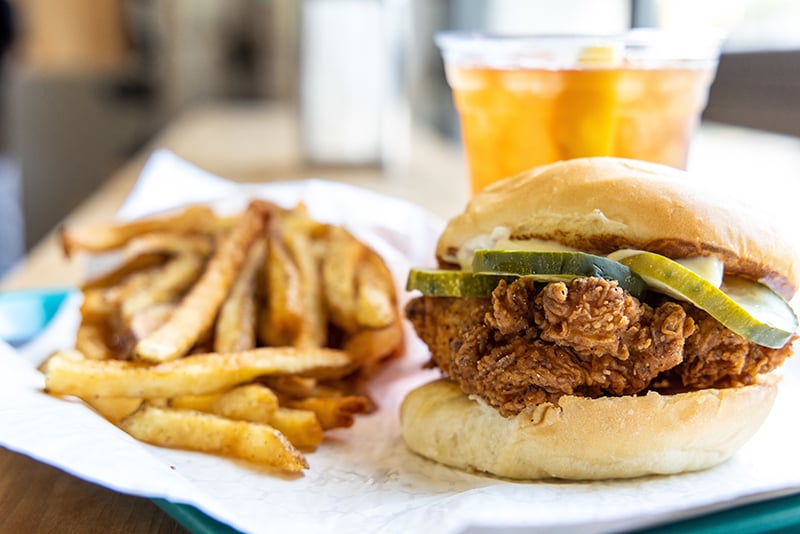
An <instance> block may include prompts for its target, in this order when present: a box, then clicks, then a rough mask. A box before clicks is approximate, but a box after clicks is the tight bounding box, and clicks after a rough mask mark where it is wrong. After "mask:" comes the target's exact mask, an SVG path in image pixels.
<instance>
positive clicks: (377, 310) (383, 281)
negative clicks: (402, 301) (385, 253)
mask: <svg viewBox="0 0 800 534" xmlns="http://www.w3.org/2000/svg"><path fill="white" fill-rule="evenodd" d="M356 280H357V284H358V298H357V300H356V322H358V324H359V325H361V326H364V327H367V328H383V327H385V326H388V325H389V324H391V323H392V322H394V321H396V320H398V312H397V303H396V302H397V300H396V296H395V289H394V283H393V282H392V275H391V273H390V272H389V269H387V268H386V265H385V264H384V263H383V260H381V258H380V257H379V256H378V255H377V254H375V253H373V252H370V253H369V254H367V255H365V257H364V260H363V261H362V262H361V264H360V265H359V267H358V271H357V274H356Z"/></svg>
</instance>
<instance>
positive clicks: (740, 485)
mask: <svg viewBox="0 0 800 534" xmlns="http://www.w3.org/2000/svg"><path fill="white" fill-rule="evenodd" d="M251 196H259V197H263V198H268V199H272V200H274V201H276V202H279V203H281V204H284V205H287V206H291V205H294V204H295V203H296V202H297V201H299V200H302V201H304V202H305V203H306V204H307V205H308V207H309V211H310V213H311V215H312V216H314V217H316V218H318V219H320V220H323V221H327V222H331V223H337V224H343V225H345V226H346V227H347V228H349V229H350V230H351V231H353V232H354V233H355V234H356V235H358V236H359V237H360V238H362V239H364V240H365V241H367V242H368V243H369V244H370V245H372V246H373V247H375V249H376V250H377V251H378V252H379V253H380V254H381V255H383V257H384V258H386V260H387V262H388V263H389V265H390V267H391V268H392V270H393V273H394V276H395V279H396V281H397V283H398V287H399V288H400V289H401V291H400V294H401V295H403V301H405V300H406V299H407V296H406V295H405V292H404V291H402V286H403V285H404V282H405V276H406V273H407V270H408V268H409V267H410V266H411V265H432V263H433V250H434V246H435V242H436V239H437V237H438V235H439V232H440V230H441V228H442V222H441V221H439V220H437V219H436V218H434V217H432V216H431V215H429V214H427V213H426V212H424V211H422V210H421V209H419V208H418V207H416V206H414V205H412V204H409V203H407V202H404V201H399V200H396V199H392V198H388V197H384V196H381V195H378V194H375V193H373V192H370V191H365V190H362V189H356V188H353V187H349V186H345V185H342V184H335V183H329V182H323V181H315V180H309V181H302V182H289V183H279V184H266V185H257V186H246V187H245V186H240V185H234V184H232V183H229V182H227V181H224V180H221V179H219V178H216V177H213V176H211V175H209V174H207V173H205V172H203V171H201V170H199V169H197V168H194V167H192V166H191V165H189V164H187V163H186V162H183V161H182V160H180V159H178V158H177V157H175V156H173V155H172V154H169V153H166V152H159V153H157V154H155V155H154V156H153V158H152V160H151V161H150V162H149V163H148V165H147V166H146V168H145V170H144V171H143V174H142V176H141V179H140V181H139V182H138V183H137V186H136V188H135V189H134V191H133V192H132V194H131V195H130V197H129V199H128V200H127V201H126V203H125V205H124V206H123V208H122V210H121V212H120V214H119V216H120V217H121V218H130V217H134V216H139V215H143V214H146V213H150V212H153V211H159V210H163V209H168V208H172V207H175V206H177V205H180V204H184V203H188V202H198V201H214V202H215V205H218V206H222V207H223V208H222V209H237V208H238V207H241V206H243V205H244V203H245V201H246V198H248V197H251ZM46 283H47V281H46V280H43V281H42V284H43V285H46ZM78 304H79V297H76V298H73V299H71V300H70V301H69V303H68V304H67V305H66V306H65V308H64V310H63V312H62V313H60V314H59V315H58V316H57V318H56V320H55V322H54V323H53V324H52V325H51V326H50V327H49V328H48V330H47V331H46V332H45V333H44V335H43V336H42V337H41V338H40V339H38V340H37V341H36V342H34V343H32V344H30V345H28V346H26V347H25V348H24V349H22V350H20V351H15V350H13V349H11V348H10V347H8V346H7V345H4V344H2V342H0V445H2V446H5V447H7V448H9V449H12V450H15V451H19V452H22V453H24V454H27V455H29V456H31V457H33V458H37V459H39V460H41V461H43V462H46V463H48V464H52V465H54V466H57V467H59V468H61V469H63V470H65V471H68V472H70V473H72V474H74V475H76V476H79V477H81V478H84V479H86V480H90V481H93V482H96V483H98V484H101V485H103V486H107V487H109V488H112V489H115V490H118V491H122V492H126V493H131V494H135V495H141V496H146V497H161V498H165V499H168V500H170V501H173V502H179V503H186V504H190V505H193V506H195V507H197V508H198V509H200V510H202V511H203V512H205V513H206V514H208V515H210V516H212V517H215V518H217V519H219V520H220V521H222V522H224V523H227V524H229V525H231V526H233V527H235V528H237V529H240V530H243V531H247V532H266V531H270V532H275V531H279V529H290V531H291V532H414V531H415V530H416V531H424V532H427V531H431V530H433V531H436V532H460V531H464V530H469V529H476V528H477V529H480V528H481V527H491V528H492V529H499V528H502V527H508V528H513V527H526V528H529V529H532V530H536V529H542V530H548V531H554V530H555V531H562V530H563V531H564V532H601V531H608V530H612V529H615V530H618V529H622V528H634V527H641V526H645V525H650V524H654V523H660V522H665V521H671V520H675V519H679V518H683V517H687V516H691V515H695V514H698V513H701V512H704V511H708V510H713V509H718V508H724V507H729V506H733V505H736V504H740V503H743V502H748V501H752V500H758V499H764V498H767V497H769V496H776V495H782V494H787V493H793V492H797V491H800V462H798V461H797V454H796V448H797V443H798V441H799V440H798V438H800V432H798V430H797V427H798V425H797V424H796V407H797V406H800V362H798V359H797V358H795V359H794V360H792V361H790V362H789V363H788V364H787V365H785V366H784V368H783V371H782V372H783V374H784V376H785V379H784V383H783V384H782V388H781V392H780V394H779V397H778V400H777V403H776V406H775V408H774V410H773V412H772V414H771V415H770V417H769V419H768V421H767V423H766V424H765V425H764V427H763V428H762V429H761V431H760V432H759V433H758V434H757V436H756V437H755V438H754V439H753V440H751V441H750V442H749V443H748V444H747V445H746V446H745V447H744V448H743V449H742V450H741V451H740V452H739V453H738V454H737V455H735V457H734V458H733V459H732V460H730V461H729V462H727V463H725V464H723V465H721V466H719V467H717V468H714V469H711V470H708V471H704V472H700V473H691V474H686V475H680V476H669V477H650V478H644V479H639V480H633V481H609V482H597V483H567V482H537V483H518V482H507V481H502V480H497V479H494V478H490V477H483V476H477V475H471V474H467V473H462V472H459V471H456V470H453V469H449V468H446V467H443V466H440V465H437V464H434V463H432V462H429V461H427V460H424V459H422V458H419V457H417V456H415V455H414V454H412V453H410V452H409V451H408V450H407V449H406V448H405V446H404V444H403V442H402V438H401V437H400V433H399V423H398V417H397V408H398V405H399V403H400V400H401V399H402V397H403V396H404V394H405V393H406V392H407V391H408V390H409V389H411V388H412V387H414V386H415V385H417V384H420V383H422V382H425V381H427V380H430V379H431V378H432V377H434V376H436V372H435V371H423V370H421V368H420V366H421V364H422V363H423V362H425V361H426V360H427V357H428V355H427V350H426V348H425V346H424V345H422V344H421V343H420V342H419V341H417V340H415V338H414V336H413V333H412V332H411V330H410V328H408V326H407V325H406V334H407V339H408V343H407V350H406V354H405V356H404V358H402V359H400V360H398V361H396V362H394V363H392V364H391V365H390V366H389V367H388V368H387V369H386V370H385V371H384V372H382V373H381V374H379V376H378V377H377V378H376V380H375V381H374V383H373V386H372V387H373V394H374V396H375V398H376V399H377V400H378V402H379V404H380V410H379V411H378V412H377V413H375V414H373V415H370V416H367V417H361V418H359V419H357V421H356V424H355V425H354V426H353V427H352V428H349V429H341V430H336V431H332V432H330V433H329V434H328V437H327V438H326V440H325V442H324V444H323V445H322V446H321V447H320V449H319V450H318V451H316V452H314V453H311V454H309V455H308V459H309V462H310V464H311V468H310V469H309V470H308V471H307V472H306V473H305V474H304V475H303V476H300V477H296V478H288V479H287V478H280V477H275V476H273V475H270V474H269V473H267V472H264V471H262V470H260V469H259V468H258V467H254V466H252V465H249V464H244V463H241V462H237V461H232V460H229V459H225V458H219V457H215V456H210V455H204V454H199V453H191V452H184V451H174V450H168V449H161V448H157V447H152V446H149V445H146V444H142V443H139V442H137V441H135V440H134V439H132V438H130V437H129V436H127V435H126V434H125V433H123V432H122V431H120V430H118V429H116V428H115V427H114V426H112V425H110V424H108V423H107V422H106V421H105V420H103V419H102V418H100V417H99V416H97V415H96V414H95V413H94V412H92V411H91V410H90V409H88V408H86V407H85V406H83V405H82V404H80V403H77V402H66V401H62V400H58V399H54V398H51V397H48V396H47V395H45V394H43V393H41V388H42V386H43V379H42V377H41V375H40V374H39V372H38V371H36V365H37V364H38V363H39V362H40V361H41V360H42V359H43V358H45V357H46V356H47V355H48V354H49V353H50V351H52V350H54V349H56V348H66V347H69V346H71V345H72V343H73V340H74V332H75V328H76V326H77V323H78V314H77V306H78ZM587 446H591V444H590V443H587Z"/></svg>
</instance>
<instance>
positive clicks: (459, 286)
mask: <svg viewBox="0 0 800 534" xmlns="http://www.w3.org/2000/svg"><path fill="white" fill-rule="evenodd" d="M517 278H519V276H517V275H513V274H511V275H508V274H493V273H470V272H465V271H446V270H437V269H411V271H410V272H409V273H408V281H407V282H406V289H407V290H408V291H411V290H414V289H418V290H420V291H422V294H423V295H425V296H428V297H465V298H467V297H488V296H489V295H491V294H492V291H494V288H496V287H497V284H499V283H500V280H505V281H506V282H509V283H510V282H513V281H514V280H516V279H517Z"/></svg>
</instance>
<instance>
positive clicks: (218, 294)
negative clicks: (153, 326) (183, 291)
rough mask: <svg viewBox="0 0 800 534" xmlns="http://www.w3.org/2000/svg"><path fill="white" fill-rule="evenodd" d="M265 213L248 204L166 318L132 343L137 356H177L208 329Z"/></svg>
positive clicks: (155, 358) (149, 358)
mask: <svg viewBox="0 0 800 534" xmlns="http://www.w3.org/2000/svg"><path fill="white" fill-rule="evenodd" d="M266 216H267V212H266V211H265V210H264V208H263V206H261V205H260V204H256V203H252V204H250V206H249V207H248V209H247V211H245V213H244V214H243V215H242V218H241V219H240V220H239V222H238V223H237V224H236V226H234V227H233V229H232V230H231V231H230V234H229V235H228V236H227V237H226V238H225V239H224V240H223V242H222V243H221V244H220V246H219V248H218V249H217V251H216V253H215V254H214V257H213V258H211V261H210V262H209V265H208V267H207V268H206V270H205V272H204V273H203V275H202V277H201V278H200V280H199V281H198V282H197V284H195V285H194V286H193V287H192V289H191V290H190V291H189V294H188V295H186V297H185V298H184V299H183V300H182V301H181V303H180V305H179V306H178V308H177V309H176V310H175V312H174V313H173V314H172V316H171V317H170V320H169V321H167V322H166V323H165V324H164V325H163V326H161V327H160V328H159V329H158V330H156V331H155V332H153V333H152V334H150V335H149V336H147V337H146V338H144V339H142V340H141V341H139V343H138V344H137V345H136V355H137V356H138V357H139V358H141V359H142V360H145V361H149V362H156V363H157V362H164V361H168V360H173V359H175V358H179V357H181V356H183V355H185V354H186V352H187V351H188V350H189V349H190V348H191V346H192V345H193V344H194V342H195V341H197V339H198V338H199V337H200V335H201V334H202V332H203V331H205V330H208V328H209V327H210V326H211V324H212V323H213V321H214V318H215V317H216V315H217V312H218V311H219V307H220V306H221V305H222V302H223V300H224V299H225V297H227V295H228V291H230V288H231V286H232V285H233V282H234V280H235V279H236V277H237V276H238V273H239V270H240V269H241V268H242V264H243V263H244V260H245V258H246V257H247V254H248V253H249V250H250V247H251V246H252V244H253V242H255V240H256V239H257V238H258V236H259V235H260V234H261V232H262V231H263V228H264V225H265V223H266Z"/></svg>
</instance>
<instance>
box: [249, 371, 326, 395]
mask: <svg viewBox="0 0 800 534" xmlns="http://www.w3.org/2000/svg"><path fill="white" fill-rule="evenodd" d="M261 381H262V382H263V383H264V384H265V385H266V386H267V387H269V388H270V389H271V390H273V391H275V392H276V393H278V396H279V397H281V398H303V397H314V396H316V395H317V387H318V384H319V382H318V380H317V379H316V378H311V377H308V376H297V375H283V376H266V377H262V378H261Z"/></svg>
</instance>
